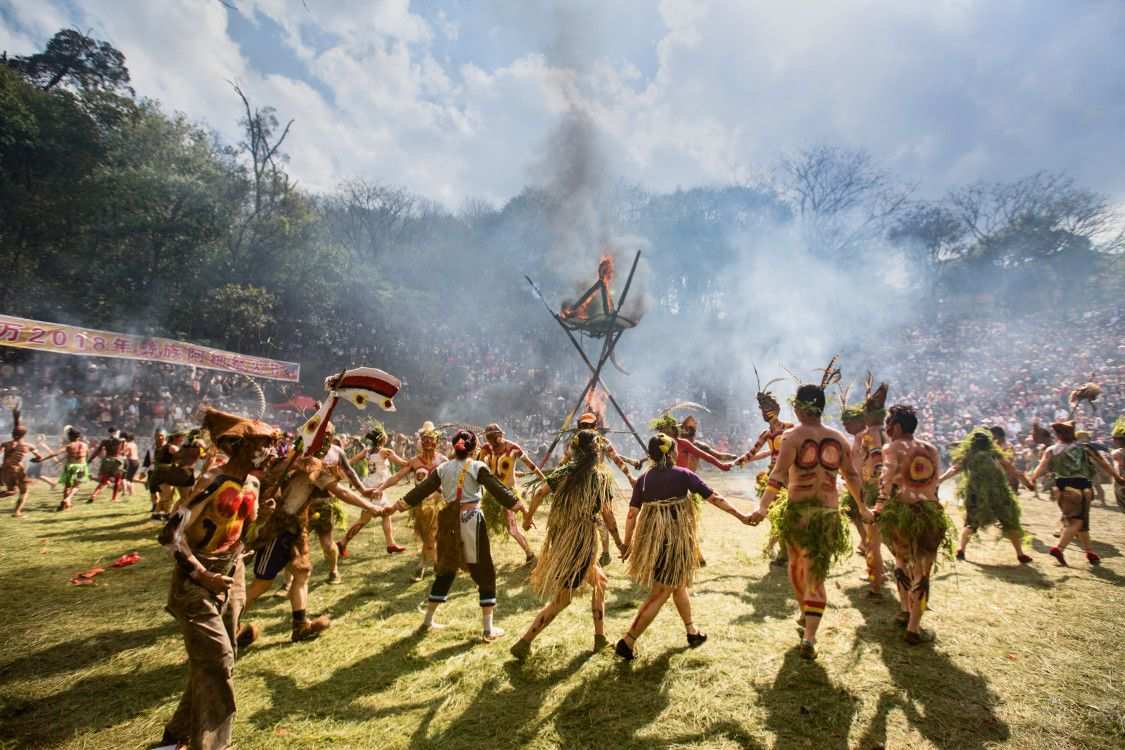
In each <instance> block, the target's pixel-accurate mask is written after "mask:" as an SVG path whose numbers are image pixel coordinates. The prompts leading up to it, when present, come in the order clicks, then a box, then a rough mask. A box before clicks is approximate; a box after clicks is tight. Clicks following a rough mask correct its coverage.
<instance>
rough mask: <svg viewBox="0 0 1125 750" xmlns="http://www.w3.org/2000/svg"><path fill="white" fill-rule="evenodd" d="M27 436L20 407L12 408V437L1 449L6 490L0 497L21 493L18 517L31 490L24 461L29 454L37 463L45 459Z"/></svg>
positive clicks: (1, 477)
mask: <svg viewBox="0 0 1125 750" xmlns="http://www.w3.org/2000/svg"><path fill="white" fill-rule="evenodd" d="M26 436H27V428H25V427H24V426H22V425H21V424H20V412H19V409H12V439H11V440H8V441H5V442H3V443H0V451H2V452H3V454H4V458H3V462H2V463H0V483H2V484H3V485H4V491H3V492H0V497H8V496H10V495H15V494H16V493H17V492H18V493H19V495H18V496H17V497H16V509H15V511H14V512H13V514H12V515H14V516H15V517H16V518H20V517H22V516H23V506H24V504H25V503H26V502H27V495H28V492H29V491H30V489H29V487H30V483H29V482H28V481H27V469H26V468H25V467H24V465H23V462H24V460H25V459H26V458H27V457H28V455H30V456H31V460H32V461H35V462H36V463H38V462H40V461H42V460H43V457H42V456H41V455H39V451H38V450H36V449H35V446H33V445H32V444H31V443H29V442H27V441H26V440H24V437H26Z"/></svg>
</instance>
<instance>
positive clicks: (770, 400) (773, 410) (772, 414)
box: [734, 367, 793, 567]
mask: <svg viewBox="0 0 1125 750" xmlns="http://www.w3.org/2000/svg"><path fill="white" fill-rule="evenodd" d="M754 377H755V379H756V380H757V381H758V395H757V399H758V409H759V410H760V411H761V412H762V419H763V420H764V421H765V423H766V429H764V430H762V432H761V433H760V434H759V435H758V439H757V440H756V441H754V445H753V447H751V448H750V450H748V451H746V452H745V453H744V454H742V455H741V456H739V457H738V458H736V459H735V461H734V465H735V466H745V465H746V464H748V463H751V462H753V461H760V460H761V459H763V458H769V460H770V463H769V466H767V467H766V470H765V471H761V472H758V497H761V496H762V495H764V494H765V492H766V483H767V480H768V479H769V477H770V475H771V474H772V473H773V467H774V466H775V465H776V464H777V457H778V456H779V455H780V454H781V436H782V435H783V434H784V433H785V431H786V430H788V429H790V428H792V427H793V423H792V422H783V421H781V404H779V403H778V402H777V399H776V398H774V396H773V394H772V393H770V390H769V388H770V386H771V385H773V384H774V383H777V382H779V381H780V380H781V378H774V379H773V380H771V381H770V382H768V383H766V384H765V386H763V385H762V379H761V378H760V377H758V368H756V367H755V368H754ZM763 449H764V450H763ZM782 481H783V482H784V481H785V479H784V477H783V478H782ZM777 492H778V498H779V499H781V500H784V499H785V486H784V485H782V486H781V487H778V488H777ZM776 541H777V539H776V537H775V535H772V534H771V535H770V544H771V545H772V544H774V543H775V542H776ZM768 549H769V548H767V554H769V552H768ZM788 555H789V553H788V551H787V550H786V549H785V546H784V545H782V547H781V549H780V550H779V551H778V553H777V557H776V558H774V560H773V563H772V564H773V565H776V566H778V567H784V566H785V565H786V564H787V563H788V561H789V557H788Z"/></svg>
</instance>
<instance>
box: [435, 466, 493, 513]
mask: <svg viewBox="0 0 1125 750" xmlns="http://www.w3.org/2000/svg"><path fill="white" fill-rule="evenodd" d="M466 463H467V464H468V465H469V468H468V471H466V472H465V484H464V485H463V486H462V488H461V503H462V504H468V503H479V502H480V500H481V487H480V483H479V482H478V481H477V477H478V476H480V470H481V469H486V470H487V469H488V466H486V465H485V464H484V462H483V461H476V460H474V459H466V460H461V459H457V458H452V459H450V460H448V461H446V462H445V463H443V464H442V465H441V466H439V467H437V469H436V471H437V473H438V476H439V477H441V495H442V497H443V498H444V499H445V502H447V503H452V502H456V500H457V482H458V481H459V479H460V477H461V467H462V466H464V465H465V464H466Z"/></svg>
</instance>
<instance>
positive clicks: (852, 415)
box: [840, 386, 863, 422]
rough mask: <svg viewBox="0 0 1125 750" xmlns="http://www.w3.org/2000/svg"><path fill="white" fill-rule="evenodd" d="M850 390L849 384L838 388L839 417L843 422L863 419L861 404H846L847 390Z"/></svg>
mask: <svg viewBox="0 0 1125 750" xmlns="http://www.w3.org/2000/svg"><path fill="white" fill-rule="evenodd" d="M850 390H851V387H850V386H849V387H847V388H841V389H840V419H842V420H843V421H845V422H851V421H855V420H857V419H863V406H862V405H861V404H856V405H855V406H848V392H849V391H850Z"/></svg>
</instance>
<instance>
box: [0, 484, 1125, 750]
mask: <svg viewBox="0 0 1125 750" xmlns="http://www.w3.org/2000/svg"><path fill="white" fill-rule="evenodd" d="M714 479H715V482H716V485H717V487H718V489H720V490H721V491H723V492H726V493H727V494H728V495H729V496H731V497H734V498H735V500H736V502H738V504H739V505H740V506H741V507H743V508H746V507H748V506H749V501H748V500H746V499H739V498H746V497H747V495H746V494H743V493H749V492H750V488H751V481H752V480H751V478H750V476H749V475H745V474H744V475H740V476H739V475H735V476H730V477H722V478H718V477H714ZM135 497H136V499H134V500H130V501H127V502H124V503H119V504H117V505H110V504H108V503H106V502H104V501H101V502H99V503H97V504H95V505H85V504H80V505H78V506H77V507H76V508H75V509H74V510H73V511H70V512H67V513H65V514H56V513H53V512H50V511H51V510H52V509H53V508H54V506H55V504H56V503H57V495H56V493H54V492H50V491H48V490H47V489H46V488H45V487H42V486H40V487H39V488H37V489H36V490H35V491H34V494H33V496H32V498H31V501H30V503H29V512H28V513H27V515H26V517H25V518H22V519H15V518H12V517H11V515H10V510H11V507H12V503H13V501H12V499H7V500H4V501H2V502H3V505H2V506H0V507H2V508H3V511H4V515H3V516H2V517H0V538H2V539H3V540H4V544H3V548H2V552H0V581H2V582H3V590H4V593H5V597H4V606H3V607H2V608H0V632H3V633H4V637H3V639H2V640H0V748H3V749H4V750H7V749H8V748H17V747H18V748H23V747H29V748H30V747H43V748H46V747H51V748H54V747H59V748H64V747H65V748H83V749H87V748H115V749H118V748H134V747H135V748H140V747H145V746H146V745H147V744H149V743H152V742H154V741H155V740H158V739H159V738H160V733H161V728H162V725H163V723H164V721H166V720H167V719H168V718H169V717H170V715H171V713H172V711H173V709H174V707H175V705H176V702H177V701H178V699H179V695H180V692H181V690H182V688H183V685H184V680H185V677H186V667H185V657H184V651H183V646H182V644H181V641H180V638H179V636H178V633H177V629H176V627H175V625H174V622H173V621H172V619H171V618H170V617H169V616H168V615H167V614H166V613H165V612H164V611H163V605H164V598H165V595H166V590H167V582H168V576H169V569H170V563H169V561H168V559H167V557H166V555H165V554H164V552H163V550H161V549H160V548H158V546H157V545H156V543H155V542H154V541H153V538H154V535H155V532H156V524H154V523H152V522H150V521H148V520H147V515H146V513H144V512H143V511H147V508H148V503H147V500H142V499H141V496H140V495H137V496H135ZM1023 499H1024V514H1025V518H1026V520H1027V521H1028V526H1029V529H1030V531H1031V533H1032V534H1033V536H1034V541H1033V543H1032V554H1033V555H1034V557H1035V563H1034V565H1032V566H1028V567H1022V568H1021V567H1018V566H1016V565H1014V564H1013V563H1014V560H1013V555H1012V553H1011V549H1010V548H1009V547H1008V546H1007V544H1006V543H1000V542H996V541H994V540H993V538H992V536H991V535H986V536H983V537H982V539H980V540H977V541H975V542H974V543H973V544H972V545H970V547H969V562H967V563H959V564H957V565H954V564H953V563H952V562H947V563H945V564H944V566H943V567H942V569H941V570H940V571H939V573H938V575H937V578H936V581H935V583H934V590H933V596H932V607H933V609H932V611H931V613H930V614H929V615H928V616H927V622H926V624H927V626H928V627H932V628H933V629H935V630H936V632H937V635H938V640H937V642H936V643H935V644H933V645H932V646H923V647H915V648H911V647H908V646H906V645H905V644H904V643H902V641H901V632H900V631H898V630H897V629H896V628H895V627H894V626H893V624H892V623H891V618H892V616H893V615H894V612H895V605H894V603H893V602H892V600H891V599H890V597H889V596H888V599H887V600H886V601H884V602H879V603H872V602H870V601H868V600H866V599H864V598H863V597H862V586H863V585H862V583H861V581H860V576H861V574H862V566H861V560H860V559H859V558H856V557H853V558H851V559H850V560H849V561H848V562H847V563H846V564H845V565H841V566H839V567H838V568H837V569H835V570H834V572H833V576H832V578H831V580H830V581H829V587H828V591H829V610H828V612H827V613H826V616H825V620H824V625H823V626H822V628H821V635H820V646H819V649H820V658H819V660H818V661H816V662H814V663H804V662H801V661H800V660H799V659H798V658H797V653H796V650H795V646H796V645H797V637H796V634H795V630H794V628H793V617H794V616H795V614H796V606H795V604H794V603H793V601H792V600H791V598H790V597H789V587H788V582H787V580H786V578H785V575H784V572H783V571H780V570H778V569H776V568H770V567H769V566H768V564H767V562H766V561H765V560H764V559H763V558H762V553H761V550H762V545H763V542H764V539H765V530H764V528H756V529H750V528H748V527H744V526H741V525H739V524H737V523H736V522H735V521H734V519H731V518H730V517H729V516H726V515H725V514H722V513H720V512H719V511H716V510H714V509H713V508H709V509H708V511H707V514H706V518H705V524H704V551H705V553H706V556H707V559H708V561H709V563H710V565H709V566H708V567H707V568H705V569H704V570H703V571H702V572H701V575H700V576H699V577H698V581H697V584H696V586H695V589H694V592H693V606H694V609H695V620H696V622H697V623H698V624H699V625H700V627H702V628H703V629H704V630H705V631H707V632H708V633H709V634H710V636H711V640H710V641H709V642H708V643H707V644H706V645H704V646H703V647H702V648H700V649H698V650H692V651H688V650H687V649H686V644H685V641H684V636H683V630H682V627H681V625H680V622H679V619H678V618H677V617H676V613H675V609H674V608H673V607H672V606H671V604H669V605H668V606H667V607H666V608H665V610H664V611H663V612H662V613H661V615H660V617H658V618H657V621H656V622H655V624H654V625H653V627H652V628H651V629H650V630H649V632H648V633H646V635H645V637H644V638H643V639H642V640H641V643H640V649H641V654H640V656H639V658H638V660H637V661H636V662H634V663H633V664H631V665H626V664H623V663H621V662H619V661H616V660H615V659H614V658H613V656H612V653H611V652H605V653H599V654H592V653H591V650H590V649H591V645H592V627H591V623H590V615H589V612H588V609H587V606H586V604H585V601H584V600H578V601H576V602H575V604H574V605H572V606H571V608H570V609H569V610H568V611H567V612H564V613H563V614H562V615H560V617H559V619H558V620H556V622H555V623H554V625H553V626H552V627H551V628H549V629H548V630H547V631H546V632H545V633H544V635H543V636H541V637H540V639H539V640H538V641H537V642H536V644H535V650H534V651H533V654H532V656H531V658H530V659H529V660H528V661H527V662H525V663H524V664H522V665H520V664H517V663H516V662H514V661H513V660H512V659H511V658H510V657H509V655H508V646H510V645H511V643H512V642H513V639H514V638H516V637H518V635H519V634H520V633H521V632H522V631H523V629H524V628H525V627H526V626H527V625H528V623H529V622H530V621H531V619H532V617H533V616H534V613H535V611H536V610H537V607H538V602H537V601H536V600H535V599H534V598H533V597H532V595H531V594H530V592H529V590H528V588H527V574H528V571H527V569H526V568H523V567H520V563H522V555H521V553H520V552H519V549H518V548H517V547H516V545H515V543H514V542H510V541H497V540H494V541H493V545H494V555H495V556H496V557H497V559H498V562H499V565H498V567H499V577H500V605H499V607H498V609H497V618H498V623H499V624H500V625H501V626H502V627H504V628H506V629H507V631H508V635H507V636H506V637H505V638H504V639H503V640H501V641H500V642H497V643H493V644H484V643H482V642H481V641H480V639H479V629H480V619H479V609H478V607H477V604H476V596H475V590H474V589H473V587H472V585H471V582H470V581H469V580H468V578H467V577H463V578H459V579H458V582H457V583H456V584H455V586H454V596H453V598H452V599H451V601H450V603H449V604H448V605H447V606H446V607H444V608H443V611H442V614H443V615H444V618H443V619H444V620H445V621H446V622H447V623H448V624H449V625H450V627H449V628H448V629H446V630H443V631H441V632H439V633H434V634H431V635H427V636H424V637H423V636H420V635H418V634H417V633H416V632H415V628H416V626H417V624H418V622H419V621H420V618H421V615H420V614H419V610H418V607H419V604H420V603H421V602H422V601H423V599H424V596H425V592H426V590H427V587H428V583H429V581H428V580H427V581H426V582H424V583H414V582H411V581H410V574H411V572H412V569H413V566H414V560H413V558H411V557H408V556H397V557H394V558H392V557H388V556H387V555H385V554H384V553H383V551H382V546H381V539H378V540H377V539H376V538H375V536H374V534H375V532H374V531H371V532H370V533H365V534H364V535H363V536H361V537H360V539H358V540H357V541H356V543H355V546H354V548H353V556H352V558H351V559H349V560H345V561H343V563H342V565H341V572H342V573H343V575H344V579H345V582H344V585H342V586H327V585H325V584H324V583H323V581H324V578H325V573H324V566H323V561H322V560H320V557H319V550H314V559H315V560H316V565H317V567H316V570H315V571H314V584H313V588H312V593H311V596H310V611H311V612H312V613H317V612H327V613H330V614H331V615H332V616H333V618H334V619H335V625H334V627H333V628H332V629H331V630H330V631H329V632H328V633H326V634H325V636H324V637H322V638H321V639H320V640H318V641H315V642H312V643H303V644H292V643H290V642H289V605H288V601H287V600H285V599H281V598H278V597H272V596H267V597H266V598H264V599H263V600H261V601H260V602H259V603H258V604H257V605H256V606H255V607H254V609H252V610H251V611H250V613H249V614H248V615H247V618H249V619H252V620H254V621H256V622H258V623H260V624H261V625H263V626H264V637H263V639H262V640H261V641H260V642H259V643H258V644H256V645H255V646H254V647H253V648H252V649H250V650H248V651H247V652H245V653H244V654H243V655H242V656H241V657H240V658H239V660H238V662H237V666H236V684H237V693H238V701H239V704H238V718H237V724H236V728H235V739H236V745H237V747H238V748H240V749H241V750H249V749H251V748H278V747H285V748H332V747H338V748H349V747H356V748H388V749H390V748H408V747H410V748H426V747H440V748H442V749H443V750H457V749H458V748H515V747H526V748H554V747H564V748H568V749H569V748H575V749H577V748H631V747H632V748H766V747H775V748H841V749H843V748H863V749H864V750H869V749H871V748H894V749H897V748H910V749H911V750H921V749H922V748H958V749H964V750H972V749H973V748H993V747H1004V748H1043V749H1047V748H1051V749H1055V748H1090V749H1104V750H1110V749H1114V750H1120V748H1122V747H1125V679H1123V675H1125V649H1123V648H1122V641H1123V638H1125V629H1123V627H1122V623H1123V621H1125V586H1123V584H1125V557H1122V553H1121V550H1122V549H1125V515H1123V514H1122V513H1120V512H1119V511H1117V510H1116V509H1106V508H1100V507H1095V509H1094V517H1093V529H1094V536H1095V538H1096V539H1097V540H1098V541H1099V543H1098V545H1097V550H1098V552H1099V553H1100V554H1101V555H1102V556H1103V558H1104V564H1103V565H1102V566H1101V567H1100V568H1090V567H1088V566H1087V565H1086V564H1085V561H1084V560H1083V559H1082V556H1081V555H1080V554H1079V553H1078V550H1077V548H1074V547H1072V549H1071V554H1070V560H1071V564H1072V566H1073V567H1071V568H1069V569H1067V568H1059V567H1056V566H1055V564H1054V562H1053V561H1052V560H1051V559H1050V558H1048V557H1046V555H1045V554H1044V552H1045V551H1046V549H1047V547H1048V546H1050V544H1049V542H1050V540H1051V531H1052V529H1053V526H1054V520H1055V513H1054V511H1053V506H1052V505H1050V504H1049V503H1048V502H1046V501H1043V500H1034V499H1032V498H1030V497H1029V496H1025V497H1024V498H1023ZM618 515H619V518H622V519H623V516H624V503H623V502H621V503H619V507H618ZM543 525H545V524H543V523H540V527H542V526H543ZM397 526H398V537H399V541H405V540H407V539H409V538H410V537H409V534H410V532H409V529H407V528H406V527H405V525H404V524H403V523H402V522H401V520H399V521H398V523H397ZM539 533H540V532H538V531H536V532H533V542H535V543H536V544H537V543H538V539H539V537H538V534H539ZM411 547H412V551H414V549H416V545H414V544H413V542H411ZM134 550H136V551H138V552H139V553H140V554H141V555H142V557H143V560H142V561H141V562H140V563H139V564H137V565H135V566H132V567H129V568H124V569H120V570H109V571H107V572H105V573H103V574H101V575H100V576H98V578H97V579H96V583H95V585H92V586H73V585H70V584H69V583H68V580H69V579H70V577H71V576H72V575H74V574H75V573H76V572H77V571H79V570H84V569H86V568H88V567H90V566H92V565H94V564H101V565H103V566H107V565H108V563H109V562H112V560H113V559H114V558H116V557H117V556H119V555H121V554H123V553H127V552H131V551H134ZM609 573H610V594H609V597H608V607H609V611H608V634H609V635H610V638H611V640H615V639H616V638H617V637H619V636H620V634H621V633H623V631H624V630H625V628H626V627H627V626H628V624H629V621H630V619H631V618H632V616H633V614H634V611H635V608H636V606H637V604H638V603H639V601H640V600H641V599H642V598H643V592H640V591H637V590H635V589H634V588H632V587H631V586H630V585H629V583H628V580H627V579H626V578H625V577H624V575H623V566H622V565H621V563H620V562H615V563H614V564H613V565H612V566H611V567H610V570H609Z"/></svg>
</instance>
